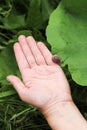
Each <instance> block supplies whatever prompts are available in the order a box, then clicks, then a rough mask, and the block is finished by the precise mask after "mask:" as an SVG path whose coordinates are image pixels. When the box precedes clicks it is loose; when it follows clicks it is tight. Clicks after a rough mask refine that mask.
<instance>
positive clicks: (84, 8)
mask: <svg viewBox="0 0 87 130" xmlns="http://www.w3.org/2000/svg"><path fill="white" fill-rule="evenodd" d="M62 1H63V4H64V6H65V7H66V8H67V9H68V10H69V11H70V12H72V13H78V14H84V13H86V14H87V0H79V1H78V2H77V1H76V0H62Z"/></svg>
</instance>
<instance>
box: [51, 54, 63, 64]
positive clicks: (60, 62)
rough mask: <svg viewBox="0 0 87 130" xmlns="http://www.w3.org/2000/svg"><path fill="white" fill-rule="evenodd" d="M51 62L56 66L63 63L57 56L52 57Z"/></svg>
mask: <svg viewBox="0 0 87 130" xmlns="http://www.w3.org/2000/svg"><path fill="white" fill-rule="evenodd" d="M52 61H53V62H54V63H56V64H58V65H61V64H62V63H63V62H62V61H61V59H60V58H59V56H57V55H54V56H53V57H52Z"/></svg>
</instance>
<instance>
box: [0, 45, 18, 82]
mask: <svg viewBox="0 0 87 130" xmlns="http://www.w3.org/2000/svg"><path fill="white" fill-rule="evenodd" d="M17 71H18V67H17V64H16V61H15V57H14V54H13V49H12V47H11V46H8V47H7V48H5V49H3V50H2V51H1V53H0V83H2V84H4V83H5V84H6V83H7V82H6V76H7V75H10V74H16V73H17Z"/></svg>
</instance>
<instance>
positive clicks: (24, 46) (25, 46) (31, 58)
mask: <svg viewBox="0 0 87 130" xmlns="http://www.w3.org/2000/svg"><path fill="white" fill-rule="evenodd" d="M18 40H19V44H20V46H21V48H22V50H23V53H24V55H25V57H26V59H27V61H28V63H29V65H30V67H33V66H35V65H37V64H36V61H35V59H34V56H33V54H32V52H31V50H30V48H29V46H28V43H27V41H26V38H25V36H23V35H21V36H19V38H18Z"/></svg>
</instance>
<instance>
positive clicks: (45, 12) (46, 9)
mask: <svg viewBox="0 0 87 130" xmlns="http://www.w3.org/2000/svg"><path fill="white" fill-rule="evenodd" d="M41 7H42V16H43V20H44V21H46V20H48V18H49V16H50V14H51V13H52V11H53V7H52V5H51V4H50V2H49V0H42V2H41Z"/></svg>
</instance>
